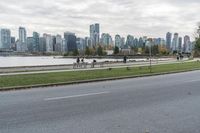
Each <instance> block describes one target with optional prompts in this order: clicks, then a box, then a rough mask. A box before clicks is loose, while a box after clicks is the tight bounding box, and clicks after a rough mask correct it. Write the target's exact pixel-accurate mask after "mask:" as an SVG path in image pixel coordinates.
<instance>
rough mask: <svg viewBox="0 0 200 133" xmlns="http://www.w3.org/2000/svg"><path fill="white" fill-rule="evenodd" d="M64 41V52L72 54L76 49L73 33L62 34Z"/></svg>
mask: <svg viewBox="0 0 200 133" xmlns="http://www.w3.org/2000/svg"><path fill="white" fill-rule="evenodd" d="M64 39H65V46H64V47H65V52H73V51H74V50H76V49H77V45H76V35H75V33H71V32H65V33H64Z"/></svg>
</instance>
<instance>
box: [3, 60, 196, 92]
mask: <svg viewBox="0 0 200 133" xmlns="http://www.w3.org/2000/svg"><path fill="white" fill-rule="evenodd" d="M193 70H200V63H199V62H197V61H195V62H184V63H175V64H163V65H157V66H152V72H150V70H149V67H148V66H140V67H123V68H110V69H104V70H88V71H70V72H55V73H43V74H27V75H10V76H0V91H6V90H15V89H16V90H18V89H26V88H35V87H46V86H57V85H68V84H77V83H86V82H97V81H106V80H115V79H124V78H135V77H143V76H153V75H161V74H169V73H177V72H185V71H193Z"/></svg>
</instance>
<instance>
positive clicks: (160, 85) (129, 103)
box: [0, 71, 200, 133]
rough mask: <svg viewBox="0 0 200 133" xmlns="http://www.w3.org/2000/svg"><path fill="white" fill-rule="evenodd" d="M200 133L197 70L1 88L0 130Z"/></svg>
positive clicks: (19, 132) (199, 73) (24, 132)
mask: <svg viewBox="0 0 200 133" xmlns="http://www.w3.org/2000/svg"><path fill="white" fill-rule="evenodd" d="M145 130H148V131H149V132H150V133H200V71H193V72H186V73H180V74H170V75H162V76H153V77H145V78H136V79H125V80H116V81H107V82H97V83H86V84H78V85H69V86H59V87H48V88H37V89H31V90H22V91H10V92H0V133H144V132H145Z"/></svg>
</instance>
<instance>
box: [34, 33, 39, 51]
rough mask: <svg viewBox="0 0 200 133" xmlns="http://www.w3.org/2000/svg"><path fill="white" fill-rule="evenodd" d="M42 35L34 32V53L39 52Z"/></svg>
mask: <svg viewBox="0 0 200 133" xmlns="http://www.w3.org/2000/svg"><path fill="white" fill-rule="evenodd" d="M39 43H40V34H39V33H37V32H33V52H39Z"/></svg>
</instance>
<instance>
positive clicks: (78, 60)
mask: <svg viewBox="0 0 200 133" xmlns="http://www.w3.org/2000/svg"><path fill="white" fill-rule="evenodd" d="M76 63H77V67H79V63H80V58H79V57H77V59H76Z"/></svg>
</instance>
